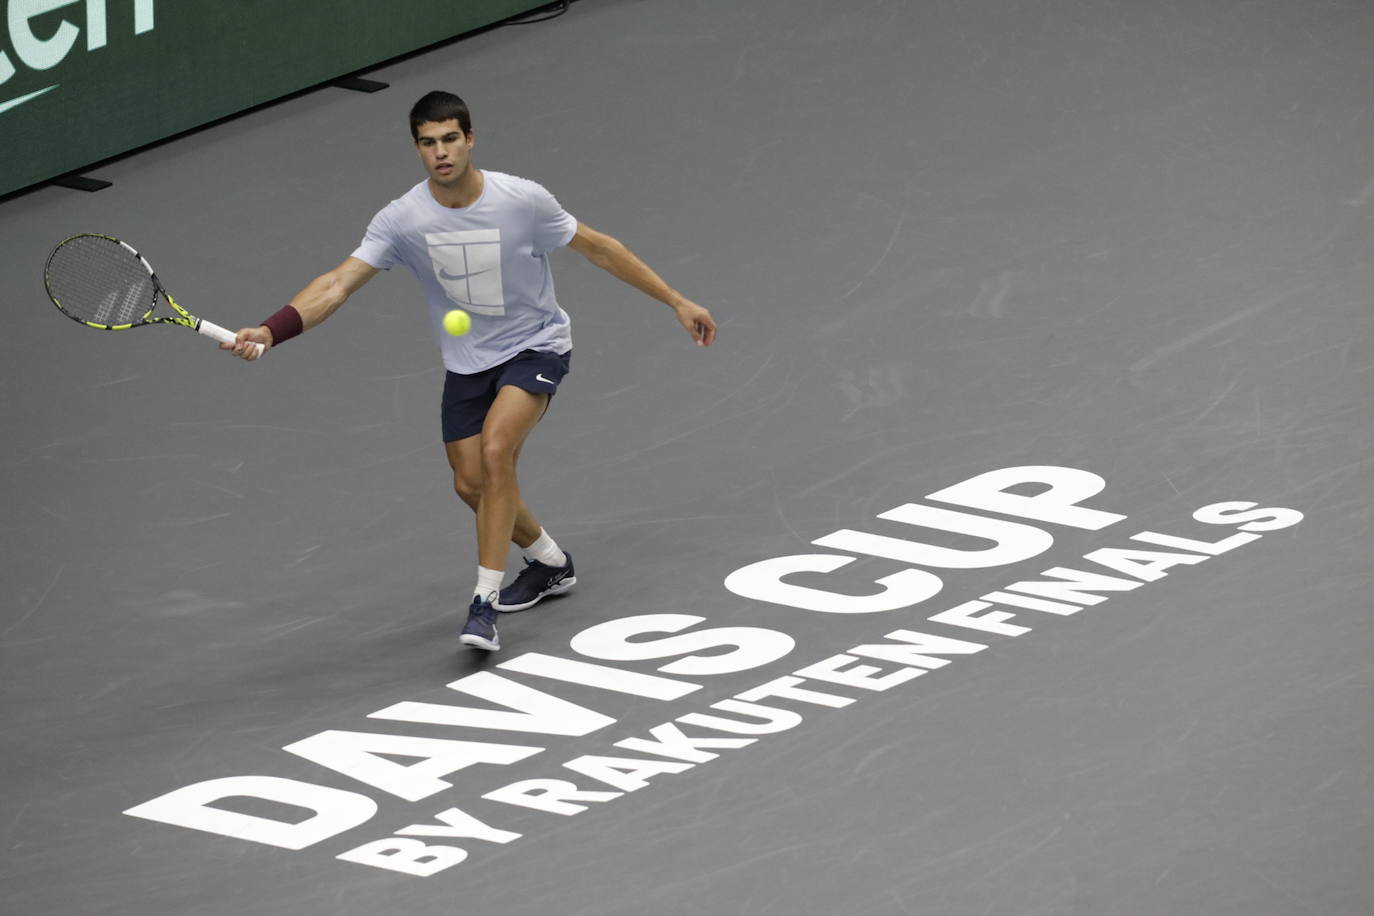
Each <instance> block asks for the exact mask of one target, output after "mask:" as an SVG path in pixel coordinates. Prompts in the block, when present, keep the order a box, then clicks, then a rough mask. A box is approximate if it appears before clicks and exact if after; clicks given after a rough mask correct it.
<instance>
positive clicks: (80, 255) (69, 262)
mask: <svg viewBox="0 0 1374 916" xmlns="http://www.w3.org/2000/svg"><path fill="white" fill-rule="evenodd" d="M46 279H47V284H48V292H49V294H50V295H51V296H52V298H53V301H54V302H56V303H57V304H58V306H60V307H61V308H62V310H63V311H65V312H66V313H67V314H69V315H71V316H72V317H73V318H76V319H77V320H79V321H85V322H88V323H91V324H98V325H104V326H107V327H119V326H122V325H128V324H133V323H134V322H136V321H138V320H139V319H141V318H143V317H144V316H145V315H147V314H148V313H149V312H151V311H152V310H153V306H154V305H155V304H156V302H157V293H158V290H157V285H156V284H155V283H154V282H153V278H152V275H151V274H149V273H148V269H147V268H146V267H145V266H144V265H143V261H142V260H141V259H140V258H139V257H138V256H137V255H135V254H134V253H133V251H132V250H130V249H129V248H126V247H125V246H124V245H121V244H120V243H119V242H117V241H115V240H114V239H108V238H103V237H100V236H78V237H76V238H73V239H68V240H67V241H66V242H64V243H63V244H62V245H61V246H59V247H58V249H57V250H56V251H54V252H53V254H52V257H51V258H49V260H48V269H47V275H46Z"/></svg>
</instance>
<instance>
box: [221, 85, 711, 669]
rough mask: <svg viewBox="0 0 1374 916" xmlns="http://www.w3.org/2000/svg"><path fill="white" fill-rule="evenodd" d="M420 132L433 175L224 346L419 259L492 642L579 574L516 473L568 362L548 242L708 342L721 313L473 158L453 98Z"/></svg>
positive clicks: (421, 113) (250, 340)
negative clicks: (336, 260) (507, 615)
mask: <svg viewBox="0 0 1374 916" xmlns="http://www.w3.org/2000/svg"><path fill="white" fill-rule="evenodd" d="M410 132H411V136H412V138H414V140H415V150H416V152H417V153H419V156H420V162H421V163H422V164H423V165H424V167H425V171H426V172H427V173H428V177H427V178H426V179H425V180H424V181H422V182H420V183H419V184H417V185H415V187H413V188H411V189H410V191H409V192H408V193H407V194H406V195H405V196H404V197H401V198H400V199H398V200H394V201H392V202H391V203H390V204H389V205H388V206H386V207H385V208H383V209H382V210H381V211H380V212H379V213H378V214H377V215H376V216H375V217H374V218H373V220H372V223H371V224H370V225H369V226H368V227H367V233H366V235H365V236H364V237H363V241H362V244H361V245H360V246H359V247H358V249H357V250H356V251H354V252H353V254H352V255H351V256H349V257H348V258H346V259H345V260H344V262H343V263H342V264H340V265H339V266H338V267H336V268H334V269H333V270H331V271H329V272H328V273H326V274H324V275H322V276H320V277H317V278H315V279H314V280H313V281H311V283H310V284H309V285H308V286H306V287H305V289H303V290H301V291H300V292H299V293H297V294H296V296H295V297H294V298H293V299H292V300H291V302H290V304H289V305H287V306H285V307H284V308H282V309H280V310H279V311H277V312H276V313H274V314H273V315H271V316H270V317H269V318H267V320H265V321H264V322H263V323H262V325H260V326H259V327H255V328H244V329H242V330H241V331H239V332H238V337H237V340H236V341H235V342H234V343H232V344H223V345H222V347H223V348H224V349H227V350H232V351H233V352H234V354H235V355H237V356H240V357H242V358H244V359H250V360H251V359H256V358H257V357H258V356H259V355H260V354H259V352H258V351H257V349H256V348H255V347H254V346H253V344H262V345H263V346H264V348H267V349H270V348H271V347H273V346H277V345H280V344H281V343H283V342H284V341H286V340H289V339H290V338H291V337H294V336H295V335H297V334H299V333H301V332H302V331H304V330H307V329H309V328H312V327H314V326H315V325H317V324H319V323H320V322H322V321H324V320H325V319H326V318H328V317H329V316H330V315H332V314H333V313H334V311H335V310H336V309H338V308H339V306H341V305H343V304H344V302H346V301H347V300H348V297H349V296H351V295H352V294H353V293H355V292H357V291H358V290H359V289H361V288H362V286H363V285H364V284H366V283H367V281H369V280H371V279H372V278H373V277H374V276H376V275H377V273H378V271H381V270H388V269H390V268H391V267H394V266H396V265H397V264H404V265H405V266H406V267H408V268H410V269H411V270H412V271H414V273H415V275H416V277H417V278H419V280H420V283H421V285H422V286H423V287H424V290H425V297H426V299H427V300H428V302H429V315H430V323H431V325H432V326H433V328H434V333H435V337H436V339H437V340H438V341H439V349H440V350H441V351H442V354H443V360H444V366H445V368H446V369H447V372H446V373H445V378H444V396H443V433H444V449H445V451H446V452H447V453H448V462H449V466H450V467H451V468H452V469H453V485H454V489H455V490H457V492H458V495H459V496H460V497H462V499H463V501H464V502H466V503H467V504H468V505H469V506H470V507H472V509H473V511H474V512H476V513H477V553H478V567H477V584H476V587H475V588H474V589H473V599H472V604H471V606H470V607H469V609H468V619H467V623H466V625H465V626H464V627H463V632H462V635H461V636H459V641H460V642H462V643H463V644H465V645H469V646H476V647H478V648H482V649H486V650H489V651H495V650H496V649H499V648H500V637H499V635H498V634H497V631H496V614H497V612H499V611H504V612H510V611H520V610H524V609H526V608H529V607H532V606H533V605H534V604H535V603H536V602H538V601H539V600H540V599H541V598H543V597H545V596H547V595H554V594H558V593H560V592H563V591H566V590H567V589H568V588H570V587H571V586H572V585H573V584H574V583H575V582H576V581H577V579H576V577H575V576H574V574H573V564H572V556H571V555H570V554H568V553H567V552H566V551H564V550H562V549H561V548H560V547H559V546H558V544H557V543H556V542H555V541H554V540H553V538H552V537H550V536H549V534H548V532H547V531H545V530H544V529H543V528H542V527H541V526H540V525H539V523H538V522H537V521H535V519H534V516H533V515H532V514H531V513H530V510H529V507H527V506H526V505H525V503H524V501H523V500H522V499H521V498H520V486H519V483H518V481H517V479H516V464H517V462H518V461H519V458H520V450H521V448H522V447H523V445H524V443H525V439H526V437H527V436H529V434H530V431H531V430H533V429H534V426H535V424H536V423H538V422H539V420H540V419H541V418H542V417H543V415H544V412H545V411H546V410H547V409H548V406H549V401H550V399H551V398H552V397H553V395H554V393H555V392H556V391H557V390H558V385H559V383H560V382H561V381H562V380H563V376H564V375H565V374H566V373H567V372H568V367H569V357H570V355H571V350H572V338H571V336H570V334H569V320H568V314H567V313H566V312H565V311H563V309H561V308H560V307H559V305H558V302H557V300H556V299H555V297H554V289H553V278H552V275H551V273H550V270H549V262H548V253H549V252H550V251H551V250H553V249H554V248H558V247H561V246H564V245H567V246H569V247H571V248H572V249H573V250H575V251H577V252H579V253H580V254H582V255H583V256H584V257H586V258H587V260H589V261H591V262H592V263H593V264H595V265H597V266H598V267H601V268H604V269H605V270H607V271H608V272H610V273H611V274H612V275H613V276H615V277H616V278H618V279H620V280H622V281H624V282H625V283H628V284H630V285H631V286H633V287H635V288H636V289H639V290H641V291H643V292H644V293H646V294H648V295H649V296H652V297H653V298H655V299H657V300H659V301H660V302H662V303H664V304H665V305H668V306H669V307H670V308H672V310H673V312H674V313H675V314H676V316H677V320H678V323H679V324H681V325H682V327H683V328H685V329H686V330H687V332H688V333H689V334H691V336H692V339H693V340H694V341H695V342H696V343H697V344H698V345H699V346H708V345H709V344H711V342H712V341H713V340H715V336H716V323H715V321H714V320H713V319H712V318H711V313H710V312H708V311H707V310H706V309H704V308H702V307H701V306H700V305H697V304H696V303H695V302H692V301H691V300H689V299H687V298H685V297H684V296H682V295H681V294H680V293H678V292H677V291H676V290H674V289H673V288H671V287H670V286H668V285H667V284H666V283H664V282H663V280H662V279H661V278H660V277H659V276H658V274H656V273H654V271H653V270H651V269H650V268H649V266H648V265H647V264H645V263H644V262H643V261H641V260H640V259H639V258H637V257H636V256H635V255H634V254H633V253H632V252H631V251H630V250H629V249H627V248H626V247H625V246H624V245H622V244H621V243H620V242H619V241H617V240H616V239H614V238H612V237H611V236H609V235H606V234H604V233H601V232H597V231H596V230H595V229H592V228H591V227H589V226H587V225H586V224H585V223H581V222H579V221H578V220H576V219H574V218H573V217H572V216H571V215H569V214H568V213H567V212H566V211H565V210H564V209H563V208H562V207H561V206H560V205H559V203H558V201H557V200H555V199H554V197H553V195H552V194H550V193H549V192H548V191H546V190H545V189H544V188H543V187H541V186H540V185H538V184H536V183H534V182H532V181H527V180H525V179H523V178H516V177H514V176H511V175H505V174H502V173H500V172H492V171H482V170H479V169H477V168H476V167H475V166H474V165H473V163H472V159H471V154H472V148H473V141H474V138H473V132H472V122H471V119H470V117H469V114H468V109H467V105H466V104H464V102H463V100H462V99H460V98H458V96H456V95H452V94H451V93H447V92H431V93H429V94H428V95H426V96H424V97H423V98H422V99H420V100H419V101H418V102H416V103H415V106H414V107H413V108H412V109H411V111H410ZM454 308H461V309H463V310H465V311H466V312H468V314H469V315H470V316H471V318H472V328H471V330H470V331H469V332H468V333H467V334H466V335H464V336H461V337H454V336H451V335H449V334H446V333H445V332H444V330H443V328H442V319H443V316H444V315H445V314H446V313H447V312H449V311H450V310H452V309H454ZM262 352H264V353H265V352H266V349H264V350H263V351H262ZM511 541H514V542H515V543H516V544H517V545H518V546H520V547H521V548H522V549H523V550H524V552H525V556H526V566H525V569H524V571H523V572H521V573H520V575H519V576H518V577H517V578H516V579H515V581H514V582H513V583H512V584H511V585H509V586H507V587H506V588H502V587H501V583H502V581H503V578H504V571H505V568H506V555H507V551H508V545H509V543H510V542H511Z"/></svg>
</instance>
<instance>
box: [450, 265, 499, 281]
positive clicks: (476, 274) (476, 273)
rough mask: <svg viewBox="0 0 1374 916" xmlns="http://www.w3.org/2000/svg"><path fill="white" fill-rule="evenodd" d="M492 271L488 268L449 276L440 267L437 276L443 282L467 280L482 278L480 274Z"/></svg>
mask: <svg viewBox="0 0 1374 916" xmlns="http://www.w3.org/2000/svg"><path fill="white" fill-rule="evenodd" d="M492 270H493V268H491V267H488V268H487V269H486V270H474V271H473V272H472V273H470V274H451V273H449V272H448V271H446V270H444V269H443V268H442V267H440V268H439V276H440V277H442V278H443V279H445V280H467V279H470V278H472V277H480V276H482V274H489V273H491V272H492Z"/></svg>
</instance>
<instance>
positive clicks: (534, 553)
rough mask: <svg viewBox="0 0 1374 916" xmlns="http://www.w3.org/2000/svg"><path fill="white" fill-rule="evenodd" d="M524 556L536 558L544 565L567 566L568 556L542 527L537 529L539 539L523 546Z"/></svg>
mask: <svg viewBox="0 0 1374 916" xmlns="http://www.w3.org/2000/svg"><path fill="white" fill-rule="evenodd" d="M525 556H526V557H528V558H529V559H531V560H538V561H539V562H540V563H543V564H544V565H545V566H567V565H568V556H567V554H565V553H563V551H562V550H561V549H560V548H559V546H558V544H557V542H555V541H554V539H553V538H551V537H549V533H548V532H547V531H545V530H544V529H543V528H540V529H539V539H538V540H536V541H535V542H534V543H533V544H531V545H530V546H528V547H526V548H525Z"/></svg>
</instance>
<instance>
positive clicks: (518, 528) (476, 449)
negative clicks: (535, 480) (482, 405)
mask: <svg viewBox="0 0 1374 916" xmlns="http://www.w3.org/2000/svg"><path fill="white" fill-rule="evenodd" d="M444 451H445V452H446V453H447V454H448V466H449V467H450V468H452V469H453V489H454V492H456V493H457V494H458V496H459V498H461V499H462V500H463V502H465V503H467V504H468V506H469V507H470V508H471V509H472V511H473V512H476V511H477V507H478V506H480V505H481V502H482V436H481V434H480V433H479V434H478V435H476V436H469V437H468V438H466V439H460V440H458V441H457V442H445V443H444ZM515 460H516V462H517V463H519V460H520V449H516V451H515ZM542 530H543V529H542V528H541V527H540V525H539V523H538V522H537V521H535V519H534V516H533V515H532V514H531V513H530V510H529V507H528V506H526V505H525V501H524V500H523V499H521V500H520V502H519V505H518V506H517V507H516V510H515V527H514V530H513V532H512V534H511V540H512V541H514V542H515V545H516V546H517V547H520V548H522V549H523V548H526V547H529V546H530V545H531V544H533V543H534V542H535V540H536V539H537V538H538V537H539V533H540V531H542Z"/></svg>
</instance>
